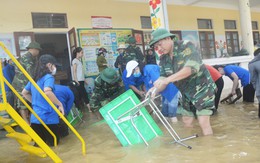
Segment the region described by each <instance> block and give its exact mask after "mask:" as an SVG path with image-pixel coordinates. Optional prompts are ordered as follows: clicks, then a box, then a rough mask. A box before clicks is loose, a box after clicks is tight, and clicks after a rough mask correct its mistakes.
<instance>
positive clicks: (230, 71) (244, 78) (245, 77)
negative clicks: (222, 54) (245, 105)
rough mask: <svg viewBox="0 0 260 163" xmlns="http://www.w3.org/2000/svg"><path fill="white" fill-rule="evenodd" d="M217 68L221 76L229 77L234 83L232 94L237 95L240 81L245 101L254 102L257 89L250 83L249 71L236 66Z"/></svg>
mask: <svg viewBox="0 0 260 163" xmlns="http://www.w3.org/2000/svg"><path fill="white" fill-rule="evenodd" d="M217 68H218V71H219V72H220V74H222V75H226V76H228V77H229V78H230V79H231V80H232V81H233V86H232V89H231V93H230V94H232V95H235V94H236V89H237V88H239V80H240V81H241V85H242V87H243V101H245V102H254V98H255V89H254V87H253V85H252V84H251V83H250V73H249V71H248V70H246V69H244V68H242V67H239V66H235V65H227V66H221V65H220V66H217ZM245 95H246V96H245Z"/></svg>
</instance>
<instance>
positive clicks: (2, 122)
mask: <svg viewBox="0 0 260 163" xmlns="http://www.w3.org/2000/svg"><path fill="white" fill-rule="evenodd" d="M11 121H12V119H10V118H4V117H1V116H0V125H2V126H4V125H6V124H8V123H10V122H11Z"/></svg>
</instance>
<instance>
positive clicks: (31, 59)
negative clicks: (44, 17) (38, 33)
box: [12, 42, 42, 124]
mask: <svg viewBox="0 0 260 163" xmlns="http://www.w3.org/2000/svg"><path fill="white" fill-rule="evenodd" d="M26 48H27V50H28V52H27V53H26V54H24V55H23V56H22V57H21V58H20V59H19V63H20V64H21V65H22V67H23V68H24V69H25V70H26V71H27V73H28V74H29V75H30V76H32V75H33V73H34V68H35V66H36V61H37V56H38V55H39V53H40V50H42V48H41V46H40V44H39V43H38V42H31V43H30V44H29V45H28V46H27V47H26ZM27 83H28V79H27V78H26V77H25V75H24V74H23V73H22V71H21V70H20V69H19V68H17V67H16V69H15V76H14V80H13V82H12V86H13V87H14V89H15V90H16V91H17V92H18V93H19V94H20V95H21V92H22V90H23V88H24V87H25V85H26V84H27ZM15 101H16V104H15V105H16V109H17V110H19V112H20V114H21V116H22V118H23V119H24V120H25V121H26V122H27V123H28V124H30V123H29V112H28V110H27V108H26V106H25V105H24V104H23V103H22V102H21V101H20V100H19V99H18V98H16V100H15Z"/></svg>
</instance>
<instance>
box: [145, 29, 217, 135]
mask: <svg viewBox="0 0 260 163" xmlns="http://www.w3.org/2000/svg"><path fill="white" fill-rule="evenodd" d="M152 37H153V39H152V40H151V42H150V46H152V47H153V48H154V49H155V50H156V51H157V53H158V56H159V57H160V71H161V77H160V78H159V79H158V80H157V81H155V83H154V88H153V89H150V90H149V92H148V93H150V92H152V91H154V89H155V88H156V90H155V92H161V91H162V90H164V89H165V87H166V86H167V85H168V84H169V83H170V82H173V83H174V84H175V85H176V86H177V87H178V89H179V90H180V91H181V93H182V95H183V96H182V97H183V99H182V101H183V102H182V106H183V109H182V110H181V112H182V116H183V117H182V120H183V122H184V124H185V126H186V127H192V126H193V125H192V122H193V120H194V117H197V118H198V121H199V125H200V127H201V129H202V132H203V135H212V134H213V131H212V128H211V125H210V115H212V113H213V111H212V110H214V109H215V106H214V99H215V95H214V93H215V89H216V86H215V84H214V82H213V81H212V79H211V77H210V74H209V72H208V70H207V69H206V67H205V65H204V64H203V63H202V60H201V57H200V55H199V53H198V51H197V50H196V48H195V46H194V45H193V44H192V43H191V42H188V41H179V42H174V41H173V37H175V35H173V34H171V33H170V32H168V31H167V30H166V29H157V30H155V31H154V32H153V33H152ZM155 94H156V93H154V95H155Z"/></svg>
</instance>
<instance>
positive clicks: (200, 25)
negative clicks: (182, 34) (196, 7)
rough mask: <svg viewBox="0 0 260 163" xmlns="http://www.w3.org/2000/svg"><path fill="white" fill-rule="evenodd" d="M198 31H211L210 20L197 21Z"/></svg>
mask: <svg viewBox="0 0 260 163" xmlns="http://www.w3.org/2000/svg"><path fill="white" fill-rule="evenodd" d="M197 22H198V28H199V29H212V23H211V20H210V19H197Z"/></svg>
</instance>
